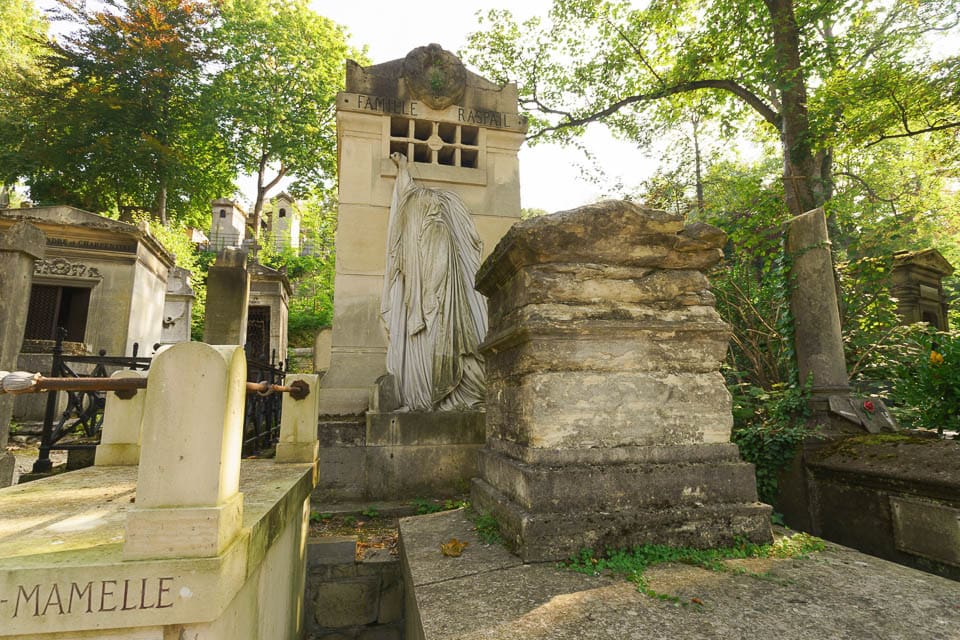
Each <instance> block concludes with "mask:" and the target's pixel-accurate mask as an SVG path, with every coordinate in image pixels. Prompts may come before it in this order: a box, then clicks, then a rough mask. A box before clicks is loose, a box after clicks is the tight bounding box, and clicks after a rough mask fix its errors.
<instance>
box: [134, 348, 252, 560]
mask: <svg viewBox="0 0 960 640" xmlns="http://www.w3.org/2000/svg"><path fill="white" fill-rule="evenodd" d="M246 379H247V359H246V356H245V355H244V353H243V347H240V346H234V345H230V346H218V347H211V346H210V345H208V344H204V343H202V342H181V343H180V344H176V345H173V346H171V347H169V348H167V349H165V350H164V351H162V352H161V353H160V354H159V355H158V356H156V357H155V358H154V360H153V363H152V365H151V366H150V375H149V381H150V382H149V386H148V387H147V390H146V398H145V406H144V415H143V427H142V431H141V442H142V446H141V451H140V469H139V472H138V476H137V502H136V506H135V508H134V509H133V510H131V511H130V513H129V514H128V515H127V526H126V541H125V543H124V547H123V556H124V559H126V560H140V559H147V558H197V557H209V556H216V555H219V554H220V553H222V552H223V551H224V549H226V547H227V546H228V545H229V544H230V543H231V542H232V541H233V539H234V538H235V537H236V535H237V534H238V533H239V531H240V527H241V525H242V522H243V495H242V494H241V493H240V492H239V487H240V453H241V447H242V445H243V407H244V402H245V399H246Z"/></svg>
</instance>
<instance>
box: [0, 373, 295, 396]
mask: <svg viewBox="0 0 960 640" xmlns="http://www.w3.org/2000/svg"><path fill="white" fill-rule="evenodd" d="M147 380H148V379H147V378H47V377H44V376H36V377H35V378H34V380H33V384H32V385H31V386H29V387H26V388H22V389H16V390H12V389H11V390H8V391H7V393H11V394H21V393H43V392H45V391H113V392H115V393H116V394H117V395H118V396H120V397H121V398H124V399H129V398H132V397H133V396H135V395H136V393H137V390H138V389H146V388H147ZM247 393H259V394H260V395H270V394H271V393H289V394H290V397H291V398H293V399H294V400H303V399H304V398H306V397H307V396H308V395H310V385H309V384H307V383H306V382H304V381H303V380H295V381H294V382H292V383H291V384H289V385H281V384H270V383H269V382H266V381H264V382H248V383H247Z"/></svg>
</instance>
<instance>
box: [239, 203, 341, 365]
mask: <svg viewBox="0 0 960 640" xmlns="http://www.w3.org/2000/svg"><path fill="white" fill-rule="evenodd" d="M299 211H300V213H301V216H302V217H301V231H302V236H303V238H302V239H303V242H304V246H305V247H306V248H307V249H309V253H307V254H306V255H299V254H297V253H295V252H294V251H293V250H291V249H290V248H289V247H287V248H285V249H283V250H281V251H277V250H276V249H275V248H274V244H273V243H272V242H270V239H269V238H267V239H266V241H265V242H264V244H263V249H262V250H261V251H260V253H259V255H258V259H259V260H260V262H261V264H264V265H266V266H268V267H271V268H274V269H286V273H287V277H288V278H289V279H290V285H291V286H292V287H293V296H292V297H291V298H290V307H289V317H288V321H287V333H288V335H289V344H290V347H292V348H295V347H312V346H313V342H314V338H315V337H316V334H317V331H319V330H320V329H321V328H323V327H329V326H330V324H331V322H332V319H333V283H334V276H335V275H336V253H335V251H334V236H335V234H336V230H337V213H336V206H335V204H334V203H332V202H330V201H328V200H326V199H325V198H323V197H319V196H311V197H309V198H307V199H305V200H303V201H302V202H301V203H300V205H299Z"/></svg>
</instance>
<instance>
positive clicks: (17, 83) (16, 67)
mask: <svg viewBox="0 0 960 640" xmlns="http://www.w3.org/2000/svg"><path fill="white" fill-rule="evenodd" d="M46 33H47V21H46V20H45V19H44V18H43V17H42V16H41V15H40V14H38V13H37V11H36V8H35V7H34V5H33V3H32V2H31V1H30V0H0V149H3V148H4V147H6V146H7V144H8V141H12V139H13V138H12V137H11V132H13V131H15V130H16V129H17V128H18V125H19V120H20V115H21V114H22V113H23V109H22V108H21V103H20V100H19V95H18V92H17V88H18V87H21V86H24V85H27V84H37V85H39V84H41V83H42V82H43V81H44V79H43V78H42V77H41V75H40V74H39V73H37V64H36V63H37V59H38V58H39V56H40V53H41V51H42V48H43V42H44V41H45V40H46ZM2 160H3V157H2V152H0V166H2V164H3V162H2ZM0 171H2V170H0ZM16 178H17V176H14V175H10V174H9V173H0V206H3V205H4V204H6V203H7V202H8V200H9V194H8V188H9V186H10V183H12V182H15V181H16Z"/></svg>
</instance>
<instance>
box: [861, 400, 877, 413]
mask: <svg viewBox="0 0 960 640" xmlns="http://www.w3.org/2000/svg"><path fill="white" fill-rule="evenodd" d="M863 409H864V411H866V412H867V413H873V412H874V410H875V409H876V407H874V406H873V403H872V402H870V401H869V400H864V401H863Z"/></svg>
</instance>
